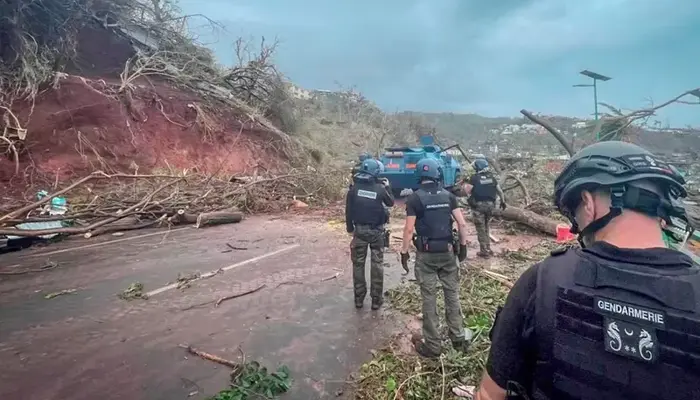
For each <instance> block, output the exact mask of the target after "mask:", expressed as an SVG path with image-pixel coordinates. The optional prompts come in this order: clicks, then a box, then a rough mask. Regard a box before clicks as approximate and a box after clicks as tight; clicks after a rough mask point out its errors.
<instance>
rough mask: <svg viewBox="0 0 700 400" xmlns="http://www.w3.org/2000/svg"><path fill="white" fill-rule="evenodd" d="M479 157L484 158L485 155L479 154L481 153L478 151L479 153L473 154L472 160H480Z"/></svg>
mask: <svg viewBox="0 0 700 400" xmlns="http://www.w3.org/2000/svg"><path fill="white" fill-rule="evenodd" d="M480 159H481V160H485V159H486V156H485V155H483V154H481V153H479V154H474V161H476V160H480Z"/></svg>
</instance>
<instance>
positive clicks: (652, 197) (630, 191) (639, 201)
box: [571, 185, 685, 247]
mask: <svg viewBox="0 0 700 400" xmlns="http://www.w3.org/2000/svg"><path fill="white" fill-rule="evenodd" d="M623 208H627V209H630V210H635V211H638V212H641V213H644V214H646V215H650V216H653V217H659V218H663V219H664V221H666V223H668V224H671V223H672V222H671V218H670V217H671V216H675V217H679V218H681V219H685V212H684V210H682V209H677V208H676V207H673V205H672V204H671V202H670V201H668V200H666V199H664V198H661V197H660V196H659V195H658V194H656V193H653V192H650V191H648V190H645V189H642V188H638V187H636V186H632V185H622V186H613V187H611V188H610V212H608V213H607V214H606V215H604V216H603V217H601V218H598V219H597V220H595V221H593V222H591V223H590V224H588V225H587V226H586V227H585V228H584V229H583V230H581V232H580V233H579V243H581V246H582V247H585V246H584V245H583V238H584V237H586V236H589V235H593V234H595V233H596V232H598V231H599V230H601V229H603V228H604V227H605V226H607V225H608V224H609V223H610V221H611V220H612V219H613V218H615V217H617V216H619V215H620V214H622V209H623ZM572 222H573V223H572V228H571V231H572V233H576V231H578V226H577V225H576V223H575V221H572Z"/></svg>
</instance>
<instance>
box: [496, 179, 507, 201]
mask: <svg viewBox="0 0 700 400" xmlns="http://www.w3.org/2000/svg"><path fill="white" fill-rule="evenodd" d="M496 192H497V193H498V197H500V198H501V201H502V202H503V203H505V202H506V196H505V195H504V194H503V189H502V188H501V185H500V184H499V183H498V182H496Z"/></svg>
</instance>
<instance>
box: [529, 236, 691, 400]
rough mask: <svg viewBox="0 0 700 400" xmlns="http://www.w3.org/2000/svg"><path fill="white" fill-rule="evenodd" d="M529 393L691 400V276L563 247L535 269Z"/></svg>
mask: <svg viewBox="0 0 700 400" xmlns="http://www.w3.org/2000/svg"><path fill="white" fill-rule="evenodd" d="M535 301H536V305H535V310H536V311H535V321H536V322H535V324H534V325H535V328H534V329H535V336H536V338H537V351H536V353H537V357H538V360H537V363H536V367H535V370H534V376H533V378H534V379H533V382H534V383H533V387H532V388H531V394H532V396H533V398H535V399H538V400H545V399H546V400H549V399H556V400H560V399H561V400H567V399H578V400H581V399H583V400H588V399H591V400H593V399H595V400H606V399H639V400H645V399H649V400H651V399H668V400H672V399H673V400H680V399H700V274H699V269H698V267H697V266H692V267H691V266H690V265H689V264H680V265H678V266H677V267H674V266H672V268H666V267H664V268H659V267H657V268H653V267H651V266H640V265H632V264H629V263H624V264H623V263H619V262H614V261H610V260H606V259H603V258H602V257H601V256H599V255H596V254H593V253H591V252H588V251H586V250H580V249H577V250H568V251H566V252H565V253H563V254H562V255H558V256H554V257H550V258H548V259H547V260H545V261H544V262H543V263H542V264H541V265H540V268H539V271H538V278H537V292H536V300H535Z"/></svg>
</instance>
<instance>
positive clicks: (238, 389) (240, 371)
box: [179, 345, 293, 400]
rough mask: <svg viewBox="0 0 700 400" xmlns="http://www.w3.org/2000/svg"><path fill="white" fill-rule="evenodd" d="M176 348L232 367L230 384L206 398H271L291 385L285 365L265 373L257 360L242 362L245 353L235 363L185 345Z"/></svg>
mask: <svg viewBox="0 0 700 400" xmlns="http://www.w3.org/2000/svg"><path fill="white" fill-rule="evenodd" d="M179 347H182V348H184V349H186V350H187V352H188V353H190V354H193V355H196V356H197V357H201V358H203V359H205V360H208V361H212V362H215V363H217V364H221V365H224V366H227V367H229V368H231V369H232V371H231V383H230V387H229V388H228V389H224V390H222V391H220V392H219V393H217V394H216V395H214V396H212V397H209V398H208V400H252V399H268V400H272V399H277V398H278V397H279V395H281V394H284V393H286V392H288V391H289V389H291V387H292V383H293V381H292V378H291V373H290V371H289V368H288V367H287V366H286V365H280V366H279V367H277V370H276V371H275V372H268V369H267V368H266V367H263V366H262V365H261V364H260V363H259V362H257V361H248V362H246V361H245V356H243V361H242V362H235V361H230V360H227V359H225V358H222V357H219V356H217V355H214V354H211V353H207V352H205V351H202V350H199V349H196V348H194V347H192V346H189V345H180V346H179ZM241 353H243V352H242V351H241Z"/></svg>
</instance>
